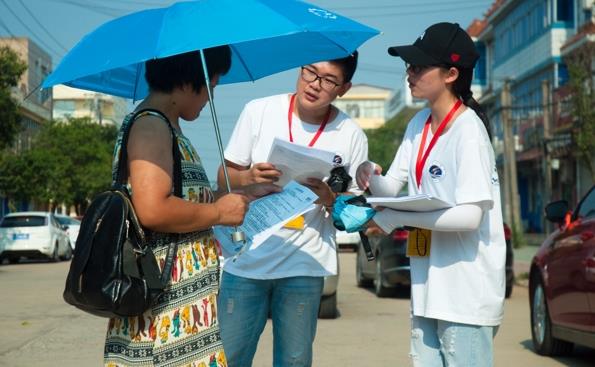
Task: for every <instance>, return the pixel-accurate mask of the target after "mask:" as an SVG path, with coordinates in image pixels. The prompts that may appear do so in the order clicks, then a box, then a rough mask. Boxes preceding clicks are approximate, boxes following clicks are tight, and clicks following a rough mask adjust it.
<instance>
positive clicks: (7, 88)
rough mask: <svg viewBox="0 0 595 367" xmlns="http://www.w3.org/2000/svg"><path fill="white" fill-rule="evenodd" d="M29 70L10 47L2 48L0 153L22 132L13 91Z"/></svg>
mask: <svg viewBox="0 0 595 367" xmlns="http://www.w3.org/2000/svg"><path fill="white" fill-rule="evenodd" d="M25 70H27V65H26V64H25V63H23V62H22V61H21V60H20V59H19V56H18V55H17V54H16V53H15V52H14V51H12V50H11V49H10V48H8V47H0V131H2V134H0V151H2V150H4V149H6V148H7V147H10V146H11V145H12V143H13V142H14V139H15V137H16V135H17V134H18V133H19V131H20V127H21V124H20V120H21V119H20V116H19V111H18V106H17V103H16V101H15V100H14V99H13V98H12V96H11V89H12V88H13V87H15V86H17V84H18V81H19V78H20V77H21V75H22V74H23V72H24V71H25Z"/></svg>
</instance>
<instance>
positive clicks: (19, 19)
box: [0, 0, 63, 57]
mask: <svg viewBox="0 0 595 367" xmlns="http://www.w3.org/2000/svg"><path fill="white" fill-rule="evenodd" d="M0 1H1V2H2V4H4V6H5V7H6V9H8V11H10V13H11V14H12V15H13V16H14V17H15V18H16V20H17V21H19V23H21V25H22V26H23V27H25V29H27V30H28V31H29V33H30V34H31V35H33V36H34V37H35V38H36V40H37V42H39V43H40V44H41V45H42V46H44V47H46V49H47V50H48V51H50V52H52V53H54V54H55V55H57V56H58V57H62V56H63V54H61V53H59V52H56V50H54V49H53V48H52V47H50V46H49V45H48V44H47V43H45V42H44V41H43V39H42V38H41V37H39V36H38V35H37V33H35V32H34V31H33V30H32V29H31V28H29V26H28V25H27V24H26V23H25V22H24V21H23V20H22V19H21V18H20V17H19V16H18V15H17V13H15V12H14V10H12V8H11V7H9V6H8V4H7V3H6V1H5V0H0Z"/></svg>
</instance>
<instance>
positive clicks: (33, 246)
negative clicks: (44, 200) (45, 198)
mask: <svg viewBox="0 0 595 367" xmlns="http://www.w3.org/2000/svg"><path fill="white" fill-rule="evenodd" d="M64 229H65V227H63V226H62V225H61V224H60V223H58V221H57V220H56V218H55V216H54V215H53V214H52V213H48V212H19V213H11V214H8V215H6V216H5V217H4V218H2V220H1V221H0V262H1V261H3V260H4V259H8V261H9V262H10V263H16V262H18V261H19V259H20V258H21V257H26V258H47V259H50V260H51V261H59V260H61V259H62V260H70V258H71V257H72V247H71V245H70V239H69V238H68V235H67V234H66V232H65V230H64Z"/></svg>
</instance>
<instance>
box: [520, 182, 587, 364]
mask: <svg viewBox="0 0 595 367" xmlns="http://www.w3.org/2000/svg"><path fill="white" fill-rule="evenodd" d="M545 213H546V218H547V219H548V220H549V221H551V222H554V223H558V225H559V229H557V230H555V231H554V232H553V233H552V234H551V235H550V236H549V237H548V238H547V239H546V240H545V241H544V243H543V244H542V245H541V247H540V249H539V251H538V252H537V254H536V255H535V257H534V258H533V261H532V264H531V272H530V277H529V291H530V297H529V300H530V307H531V334H532V337H533V346H534V348H535V351H536V352H537V353H539V354H542V355H563V354H568V353H570V352H571V351H572V348H573V345H574V344H581V345H584V346H587V347H591V348H595V186H593V187H592V188H591V190H590V191H589V192H588V193H587V195H585V197H584V198H583V199H582V200H581V201H580V202H579V204H578V206H577V207H576V209H575V210H574V211H572V212H569V211H568V203H567V202H566V201H555V202H553V203H550V204H548V205H547V206H546V208H545Z"/></svg>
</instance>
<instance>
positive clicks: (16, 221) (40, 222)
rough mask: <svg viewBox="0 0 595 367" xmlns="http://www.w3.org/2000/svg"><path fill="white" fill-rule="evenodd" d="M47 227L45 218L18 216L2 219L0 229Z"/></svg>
mask: <svg viewBox="0 0 595 367" xmlns="http://www.w3.org/2000/svg"><path fill="white" fill-rule="evenodd" d="M45 225H47V218H46V217H44V216H40V215H19V216H11V217H4V218H3V219H2V222H0V227H5V228H10V227H40V226H45Z"/></svg>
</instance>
